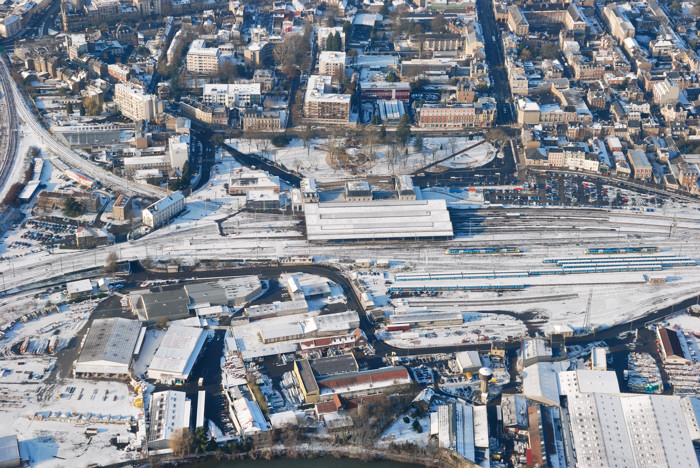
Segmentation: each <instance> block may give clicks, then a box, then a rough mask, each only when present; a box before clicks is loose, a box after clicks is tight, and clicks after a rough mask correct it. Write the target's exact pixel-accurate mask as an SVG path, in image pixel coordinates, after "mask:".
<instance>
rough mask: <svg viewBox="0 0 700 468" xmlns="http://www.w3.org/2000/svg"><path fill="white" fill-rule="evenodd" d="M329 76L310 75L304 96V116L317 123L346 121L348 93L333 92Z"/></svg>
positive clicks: (348, 101)
mask: <svg viewBox="0 0 700 468" xmlns="http://www.w3.org/2000/svg"><path fill="white" fill-rule="evenodd" d="M332 82H333V79H332V78H331V77H330V76H323V75H311V76H310V77H309V81H308V83H307V85H306V94H305V96H304V117H306V118H308V119H313V120H315V121H316V122H318V123H329V124H333V123H347V122H349V120H350V95H349V94H338V93H334V92H333V87H332Z"/></svg>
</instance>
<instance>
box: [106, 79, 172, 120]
mask: <svg viewBox="0 0 700 468" xmlns="http://www.w3.org/2000/svg"><path fill="white" fill-rule="evenodd" d="M114 102H115V104H116V105H117V107H118V108H119V111H120V112H121V113H122V115H123V116H124V117H126V118H127V119H131V120H155V119H156V117H157V116H158V114H160V113H162V112H163V103H162V102H161V101H160V99H158V98H157V97H156V96H154V95H153V94H146V93H144V92H143V91H142V90H140V89H139V88H136V87H134V86H131V85H128V84H124V83H118V84H117V85H116V86H115V87H114Z"/></svg>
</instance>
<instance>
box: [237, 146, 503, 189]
mask: <svg viewBox="0 0 700 468" xmlns="http://www.w3.org/2000/svg"><path fill="white" fill-rule="evenodd" d="M478 141H479V140H478V139H475V140H469V139H468V138H465V137H452V138H447V137H426V138H425V139H424V140H423V150H422V151H416V148H415V147H414V146H412V145H408V146H406V148H405V149H400V148H397V151H396V152H392V151H393V150H392V148H391V147H390V146H388V145H384V144H380V143H375V144H374V145H371V146H370V145H369V144H366V145H364V146H362V147H355V148H345V151H346V152H347V154H348V155H349V156H350V157H351V158H352V157H353V156H356V155H358V154H360V153H362V154H365V155H370V154H372V153H373V154H374V158H370V159H369V160H368V161H367V162H365V163H364V164H361V165H360V167H359V172H364V173H366V174H368V175H390V174H403V173H407V172H412V171H415V170H416V169H419V168H421V167H423V166H425V165H426V164H429V163H431V162H434V161H436V160H439V159H443V158H445V157H447V156H449V155H451V154H454V153H456V152H458V151H461V150H463V149H465V148H467V147H469V146H472V145H474V144H476V143H477V142H478ZM228 143H229V144H230V145H231V146H233V147H234V148H236V149H238V150H239V151H241V152H244V153H258V154H261V155H263V156H265V157H266V158H268V159H271V160H273V161H276V162H277V163H279V164H283V165H284V166H286V167H288V168H290V169H293V170H295V171H298V172H300V173H301V174H303V175H305V176H308V177H315V178H316V179H317V180H319V181H321V182H327V181H334V180H341V179H344V178H349V177H353V175H352V174H351V173H350V172H349V171H350V167H345V166H343V165H338V164H337V163H336V162H334V161H332V160H331V157H330V155H329V154H330V148H331V147H332V146H334V145H335V146H343V144H344V143H343V142H342V141H340V140H338V141H334V140H333V139H332V138H328V139H313V140H311V141H310V142H309V144H308V146H306V147H305V146H304V142H303V141H302V140H300V139H294V140H292V141H291V142H290V143H289V145H288V146H286V147H283V148H277V147H275V146H273V145H272V144H271V143H270V142H269V141H265V140H248V139H231V140H228ZM495 156H496V152H495V150H494V149H493V146H492V145H491V144H489V143H483V144H482V145H479V146H477V147H476V148H473V149H471V150H469V151H468V152H466V153H463V154H461V155H459V156H457V157H456V158H454V159H451V160H448V161H445V162H444V163H443V164H442V165H444V166H448V167H472V168H473V167H480V166H483V165H484V164H487V163H488V162H490V161H491V160H493V158H494V157H495Z"/></svg>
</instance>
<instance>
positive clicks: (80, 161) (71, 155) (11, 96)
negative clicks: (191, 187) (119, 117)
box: [0, 55, 167, 199]
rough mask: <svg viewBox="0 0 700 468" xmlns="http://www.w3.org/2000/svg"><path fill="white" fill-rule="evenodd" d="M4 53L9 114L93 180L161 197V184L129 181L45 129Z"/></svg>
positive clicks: (0, 65) (0, 69) (0, 71)
mask: <svg viewBox="0 0 700 468" xmlns="http://www.w3.org/2000/svg"><path fill="white" fill-rule="evenodd" d="M5 60H6V59H5V57H4V55H2V56H0V76H1V77H2V81H3V83H4V86H6V87H7V88H8V92H7V93H6V95H5V99H6V100H7V101H8V102H11V104H10V107H11V109H12V112H11V114H12V115H13V116H14V118H15V119H16V118H17V116H19V118H21V119H22V120H23V121H24V122H25V123H26V124H27V126H28V127H30V128H31V130H32V131H33V132H34V133H35V135H36V136H37V138H38V139H39V140H40V141H41V142H42V143H43V144H44V145H45V146H46V147H47V148H48V149H49V150H50V151H51V152H53V153H54V154H56V156H58V158H59V159H60V160H61V161H63V162H64V163H66V164H67V165H68V166H70V167H71V168H73V169H75V170H76V171H78V172H81V173H83V174H85V175H86V176H88V177H91V178H93V179H94V180H99V181H100V182H101V183H102V184H103V185H105V186H109V187H112V188H113V189H115V190H118V191H119V192H122V193H126V194H128V195H136V196H141V197H145V198H155V199H157V198H162V197H164V196H165V195H167V191H166V190H164V189H161V188H160V187H155V186H148V185H143V184H139V183H136V182H131V181H128V180H126V179H123V178H121V177H118V176H116V175H114V174H112V173H111V172H108V171H106V170H104V169H102V168H100V167H98V166H95V165H94V164H92V163H90V162H89V161H87V160H85V159H84V158H83V157H81V156H80V155H78V154H77V153H76V152H75V151H73V150H72V149H70V148H68V147H66V146H64V145H63V144H61V143H59V142H58V140H57V139H56V138H55V137H54V136H53V135H52V134H51V133H50V132H49V131H48V130H46V129H45V128H44V127H43V126H42V125H41V123H39V121H38V120H37V118H36V117H35V116H34V114H33V113H32V111H31V109H30V108H29V107H28V106H27V103H26V101H25V100H24V97H23V96H22V94H21V92H20V91H19V89H18V88H17V86H16V84H15V83H14V82H13V81H12V78H11V76H10V71H9V66H8V65H7V63H6V61H5Z"/></svg>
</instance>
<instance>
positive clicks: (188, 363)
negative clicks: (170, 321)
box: [147, 325, 207, 383]
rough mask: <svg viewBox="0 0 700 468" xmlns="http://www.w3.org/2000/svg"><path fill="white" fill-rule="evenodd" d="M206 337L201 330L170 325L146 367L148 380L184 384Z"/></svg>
mask: <svg viewBox="0 0 700 468" xmlns="http://www.w3.org/2000/svg"><path fill="white" fill-rule="evenodd" d="M206 337H207V335H206V333H204V331H203V330H202V329H201V328H192V327H182V326H178V325H171V326H170V327H169V328H168V331H167V332H166V333H165V336H164V337H163V341H162V342H161V343H160V346H159V347H158V350H157V351H156V353H155V355H154V356H153V360H151V364H150V365H149V366H148V374H147V375H148V378H149V379H153V380H157V381H160V382H173V383H184V382H185V381H186V380H187V379H188V377H189V376H190V372H192V367H193V366H194V363H195V361H196V360H197V356H199V352H200V351H201V350H202V346H203V345H204V341H205V339H206Z"/></svg>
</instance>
